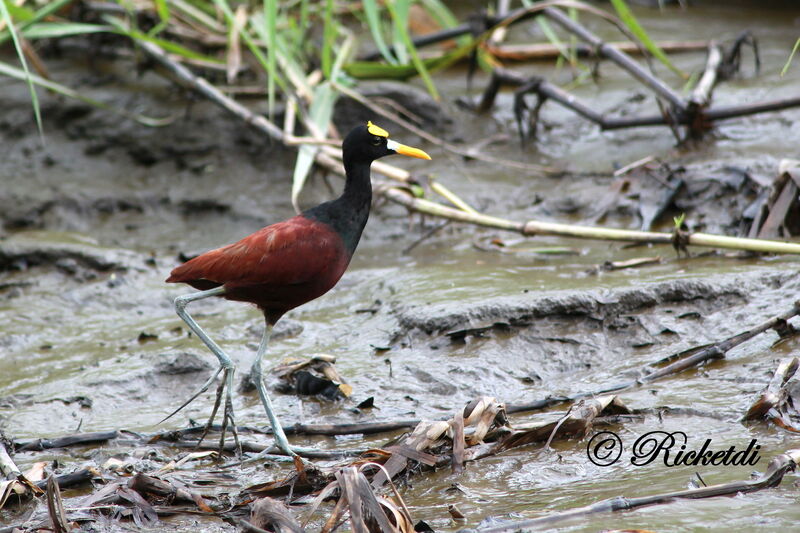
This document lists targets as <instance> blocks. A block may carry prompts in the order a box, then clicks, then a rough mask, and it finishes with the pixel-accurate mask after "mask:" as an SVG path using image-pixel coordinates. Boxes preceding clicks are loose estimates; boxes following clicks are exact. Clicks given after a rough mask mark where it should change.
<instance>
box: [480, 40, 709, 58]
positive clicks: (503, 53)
mask: <svg viewBox="0 0 800 533" xmlns="http://www.w3.org/2000/svg"><path fill="white" fill-rule="evenodd" d="M607 44H608V45H609V46H613V47H614V48H616V49H618V50H619V51H621V52H625V53H626V54H643V53H645V52H643V50H642V47H641V46H639V45H638V44H637V43H632V42H629V41H620V42H609V43H607ZM656 44H657V45H658V47H659V48H660V49H661V50H663V51H664V52H667V53H676V52H696V51H699V50H706V49H708V41H659V42H657V43H656ZM486 50H487V51H488V52H489V53H490V54H492V55H493V56H495V57H498V58H500V59H506V60H509V61H531V60H534V61H535V60H549V59H557V58H558V57H559V56H560V55H561V50H559V48H558V47H557V46H555V45H553V44H551V43H532V44H503V45H499V46H498V45H494V44H492V43H491V42H487V43H486ZM573 50H574V52H575V53H576V54H577V55H578V57H599V56H598V54H597V50H596V49H595V48H594V47H592V46H590V45H588V44H585V43H576V44H575V46H574V48H573Z"/></svg>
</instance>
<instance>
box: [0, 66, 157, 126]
mask: <svg viewBox="0 0 800 533" xmlns="http://www.w3.org/2000/svg"><path fill="white" fill-rule="evenodd" d="M0 75H3V76H8V77H9V78H14V79H17V80H20V81H30V82H31V83H33V84H35V85H37V86H39V87H42V88H43V89H47V90H48V91H53V92H54V93H57V94H60V95H63V96H66V97H68V98H74V99H75V100H80V101H81V102H85V103H87V104H89V105H91V106H93V107H96V108H98V109H103V110H104V111H111V112H112V113H116V114H118V115H122V116H124V117H126V118H130V119H132V120H135V121H137V122H139V123H141V124H144V125H145V126H164V125H166V124H168V123H169V122H172V120H173V118H172V117H167V118H163V119H159V118H152V117H147V116H144V115H138V114H134V113H128V112H127V111H124V110H121V109H117V108H115V107H112V106H110V105H108V104H105V103H103V102H100V101H98V100H95V99H94V98H90V97H88V96H86V95H85V94H83V93H81V92H78V91H76V90H74V89H70V88H69V87H67V86H65V85H61V84H60V83H56V82H54V81H50V80H48V79H45V78H42V77H41V76H38V75H36V74H31V73H28V72H25V71H24V70H22V69H19V68H17V67H15V66H13V65H9V64H8V63H4V62H2V61H0Z"/></svg>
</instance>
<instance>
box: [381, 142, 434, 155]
mask: <svg viewBox="0 0 800 533" xmlns="http://www.w3.org/2000/svg"><path fill="white" fill-rule="evenodd" d="M386 148H388V149H389V150H394V151H395V152H397V153H398V154H402V155H407V156H409V157H416V158H418V159H430V158H431V156H429V155H428V154H426V153H425V152H424V151H422V150H420V149H419V148H412V147H411V146H406V145H405V144H400V143H398V142H395V141H393V140H391V139H389V140H387V141H386Z"/></svg>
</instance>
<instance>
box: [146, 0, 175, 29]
mask: <svg viewBox="0 0 800 533" xmlns="http://www.w3.org/2000/svg"><path fill="white" fill-rule="evenodd" d="M153 2H154V3H155V6H156V14H157V15H158V24H156V25H155V26H153V27H152V28H151V29H150V31H148V32H147V35H151V36H152V35H158V34H159V33H161V31H162V30H163V29H164V28H166V27H167V26H168V25H169V18H170V15H169V6H167V1H166V0H153Z"/></svg>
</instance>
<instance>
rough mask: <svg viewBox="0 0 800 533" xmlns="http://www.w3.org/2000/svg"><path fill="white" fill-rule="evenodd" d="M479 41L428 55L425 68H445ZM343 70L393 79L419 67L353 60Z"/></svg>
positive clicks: (413, 72) (414, 72)
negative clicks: (432, 55) (440, 53)
mask: <svg viewBox="0 0 800 533" xmlns="http://www.w3.org/2000/svg"><path fill="white" fill-rule="evenodd" d="M478 42H479V41H477V40H476V41H474V42H470V43H469V44H466V45H463V46H460V47H458V48H456V49H455V50H451V51H450V52H445V53H444V54H442V55H440V56H439V57H429V58H427V59H424V60H422V63H423V64H424V65H425V69H426V70H427V71H428V72H433V71H436V70H439V69H442V68H447V67H449V66H450V65H452V64H454V63H455V62H457V61H459V60H460V59H462V58H464V57H466V56H467V55H469V54H470V52H472V50H473V49H474V48H475V47H476V46H477V45H478ZM344 71H345V72H346V73H347V74H348V75H350V76H352V77H354V78H357V79H381V78H384V79H395V80H405V79H408V78H411V77H413V76H416V75H417V74H418V73H419V69H418V68H417V67H416V66H415V65H413V64H405V65H388V64H386V63H382V62H379V61H353V62H351V63H348V64H346V65H345V66H344Z"/></svg>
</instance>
